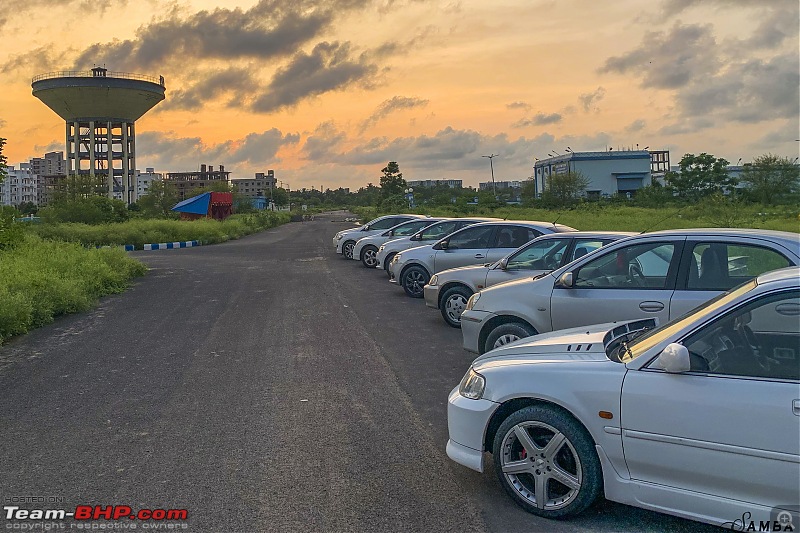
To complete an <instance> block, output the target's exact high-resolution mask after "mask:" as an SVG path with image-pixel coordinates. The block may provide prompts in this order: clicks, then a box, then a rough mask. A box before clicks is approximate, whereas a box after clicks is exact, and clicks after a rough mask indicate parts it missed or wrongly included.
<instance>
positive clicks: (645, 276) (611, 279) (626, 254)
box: [575, 242, 675, 289]
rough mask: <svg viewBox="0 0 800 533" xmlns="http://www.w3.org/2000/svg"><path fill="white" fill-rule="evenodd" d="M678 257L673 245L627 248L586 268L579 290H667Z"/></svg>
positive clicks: (579, 277) (580, 272) (577, 279)
mask: <svg viewBox="0 0 800 533" xmlns="http://www.w3.org/2000/svg"><path fill="white" fill-rule="evenodd" d="M674 255H675V245H674V244H672V243H663V242H651V243H645V244H635V245H631V246H625V247H624V248H619V249H617V250H614V251H611V252H609V253H606V254H603V255H601V256H600V257H597V258H595V259H593V260H591V261H589V262H588V263H586V264H585V265H583V266H582V267H581V268H580V269H578V271H577V272H576V275H575V287H579V288H595V289H663V288H665V287H666V283H667V273H668V272H669V267H670V264H671V263H672V260H673V257H674Z"/></svg>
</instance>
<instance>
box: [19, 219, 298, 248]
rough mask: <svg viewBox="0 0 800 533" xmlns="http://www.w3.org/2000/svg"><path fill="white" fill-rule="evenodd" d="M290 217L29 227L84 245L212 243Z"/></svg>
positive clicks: (259, 229) (274, 223)
mask: <svg viewBox="0 0 800 533" xmlns="http://www.w3.org/2000/svg"><path fill="white" fill-rule="evenodd" d="M288 221H289V215H288V214H287V213H281V212H272V211H262V212H259V213H251V214H242V215H233V216H232V217H229V218H227V219H226V220H223V221H221V222H220V221H218V220H208V219H201V220H192V221H181V220H157V219H138V220H129V221H127V222H121V223H116V224H98V225H89V224H78V223H63V224H41V225H38V226H36V227H34V228H32V231H34V232H36V233H37V234H38V235H39V236H41V237H43V238H46V239H52V240H59V241H70V242H79V243H81V244H83V245H84V246H108V245H110V246H114V245H124V244H133V245H135V246H136V247H137V248H141V247H142V245H143V244H147V243H159V242H176V241H200V242H201V243H202V244H215V243H219V242H224V241H227V240H229V239H238V238H240V237H243V236H245V235H249V234H251V233H255V232H257V231H261V230H263V229H266V228H271V227H274V226H278V225H280V224H283V223H285V222H288Z"/></svg>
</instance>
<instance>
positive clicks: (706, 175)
mask: <svg viewBox="0 0 800 533" xmlns="http://www.w3.org/2000/svg"><path fill="white" fill-rule="evenodd" d="M728 164H729V163H728V161H726V160H725V159H723V158H721V157H720V158H716V157H714V156H713V155H711V154H706V153H702V154H700V155H694V154H685V155H684V156H683V157H682V158H681V161H680V163H679V165H678V166H679V167H680V171H679V172H667V174H666V175H665V176H664V180H665V181H666V182H667V185H669V186H670V187H671V188H672V189H674V190H675V192H676V193H677V194H678V196H680V197H682V198H689V199H697V198H702V197H703V196H707V195H709V194H712V193H715V192H726V191H727V190H730V189H731V188H732V187H734V186H735V185H736V180H735V179H734V178H733V177H732V176H731V175H730V174H728V170H727V168H726V167H727V166H728Z"/></svg>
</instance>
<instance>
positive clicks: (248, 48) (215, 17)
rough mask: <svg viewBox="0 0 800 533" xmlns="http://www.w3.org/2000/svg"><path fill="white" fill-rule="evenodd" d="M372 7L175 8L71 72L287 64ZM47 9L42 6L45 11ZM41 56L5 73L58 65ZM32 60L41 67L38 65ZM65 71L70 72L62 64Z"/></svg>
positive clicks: (314, 0) (344, 3)
mask: <svg viewBox="0 0 800 533" xmlns="http://www.w3.org/2000/svg"><path fill="white" fill-rule="evenodd" d="M7 1H8V0H7ZM11 1H14V2H16V1H18V0H11ZM87 1H88V0H87ZM104 1H105V0H104ZM369 1H370V0H297V1H294V2H286V1H284V0H260V1H259V2H258V3H256V4H255V5H254V6H252V7H251V8H250V9H246V10H243V9H241V8H232V9H230V8H225V7H220V8H216V9H214V10H202V11H198V12H195V13H191V14H189V15H184V13H183V11H182V10H181V9H179V8H178V7H173V8H172V9H171V10H170V11H168V12H167V13H166V14H165V15H162V16H160V17H154V18H153V20H151V21H150V22H149V23H148V24H145V25H142V26H140V27H139V28H138V29H137V30H136V35H135V37H134V38H132V39H124V40H120V39H115V40H113V41H111V42H103V43H95V44H92V45H90V46H88V47H86V48H83V49H79V50H74V49H73V50H71V51H70V54H69V56H70V57H71V58H73V61H72V67H71V68H73V69H76V70H82V69H88V68H91V67H92V66H93V65H95V64H105V65H106V66H107V67H108V68H109V69H111V70H115V71H133V72H137V71H149V70H151V69H158V70H162V69H164V68H165V66H173V67H176V68H181V67H185V66H186V65H190V64H191V62H192V61H196V60H203V59H217V60H223V61H225V60H240V59H259V60H264V59H275V58H282V57H286V56H289V55H291V54H292V53H294V52H295V51H296V50H297V49H298V48H299V47H300V46H301V45H303V44H306V43H308V42H310V41H312V40H313V39H314V38H317V37H319V35H320V34H321V33H322V32H323V31H325V30H326V29H328V28H330V26H331V24H332V22H333V21H334V19H335V17H337V16H339V15H340V14H342V13H343V12H346V11H349V10H352V9H356V8H360V7H363V6H364V5H366V4H368V3H369ZM45 3H47V2H44V1H41V2H39V4H40V5H41V6H43V5H44V4H45ZM66 44H67V45H69V43H66ZM38 52H39V53H38V54H37V55H34V56H31V55H30V54H25V56H26V59H27V60H28V61H23V60H22V59H20V58H17V57H12V58H10V59H9V60H8V61H7V62H6V64H5V65H4V66H3V69H4V70H8V69H10V68H11V67H12V66H25V67H26V68H28V69H30V68H31V67H32V66H33V67H34V68H37V69H38V68H41V66H43V65H49V64H52V63H53V61H54V58H53V56H52V55H53V54H54V53H55V50H53V49H45V48H42V49H39V51H38ZM43 53H46V54H47V55H42V54H43ZM30 59H37V60H38V62H37V63H34V64H33V65H32V64H31V63H30ZM60 68H61V69H66V68H69V66H68V65H65V64H63V63H62V65H61V67H60Z"/></svg>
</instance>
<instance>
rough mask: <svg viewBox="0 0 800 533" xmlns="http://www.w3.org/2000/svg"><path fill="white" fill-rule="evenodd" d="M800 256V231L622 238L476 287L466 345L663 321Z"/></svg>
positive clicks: (478, 347)
mask: <svg viewBox="0 0 800 533" xmlns="http://www.w3.org/2000/svg"><path fill="white" fill-rule="evenodd" d="M798 264H800V235H798V234H797V233H789V232H784V231H768V230H755V229H682V230H669V231H659V232H655V233H648V234H644V235H637V236H635V237H629V238H627V239H622V240H619V241H617V242H614V243H612V244H609V245H608V246H606V247H603V248H601V249H600V250H597V251H596V252H594V253H591V254H589V255H587V256H586V257H583V258H581V259H578V260H577V261H575V262H574V263H571V264H569V265H566V266H564V267H561V268H560V269H558V270H556V271H554V272H553V273H552V274H548V275H545V276H543V277H541V278H539V279H523V280H517V281H510V282H507V283H502V284H500V285H495V286H494V287H490V288H488V289H484V290H482V291H480V292H476V293H475V294H473V295H472V296H471V297H470V299H469V301H467V307H466V309H465V311H464V312H463V313H462V314H461V334H462V336H463V341H464V348H465V349H466V350H469V351H471V352H476V353H484V352H487V351H489V350H492V349H494V348H497V347H500V346H503V345H504V344H507V343H509V342H513V341H516V340H518V339H520V338H523V337H528V336H530V335H536V334H538V333H544V332H548V331H554V330H559V329H566V328H573V327H579V326H586V325H590V324H597V323H600V322H608V321H612V320H636V319H639V318H655V319H656V321H657V322H659V323H664V322H666V321H668V320H670V319H672V318H675V317H677V316H681V315H683V314H684V313H687V312H688V311H690V310H691V309H693V308H695V307H697V306H698V305H700V304H702V303H704V302H706V301H707V300H709V299H711V298H713V297H714V296H716V295H718V294H720V293H722V292H724V291H727V290H729V289H731V288H732V287H735V286H736V285H739V284H740V283H743V282H745V281H747V280H749V279H752V278H753V277H755V276H758V275H760V274H762V273H764V272H768V271H770V270H775V269H778V268H783V267H787V266H792V265H798Z"/></svg>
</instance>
